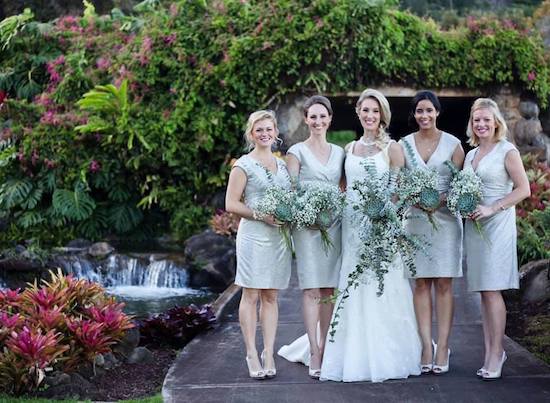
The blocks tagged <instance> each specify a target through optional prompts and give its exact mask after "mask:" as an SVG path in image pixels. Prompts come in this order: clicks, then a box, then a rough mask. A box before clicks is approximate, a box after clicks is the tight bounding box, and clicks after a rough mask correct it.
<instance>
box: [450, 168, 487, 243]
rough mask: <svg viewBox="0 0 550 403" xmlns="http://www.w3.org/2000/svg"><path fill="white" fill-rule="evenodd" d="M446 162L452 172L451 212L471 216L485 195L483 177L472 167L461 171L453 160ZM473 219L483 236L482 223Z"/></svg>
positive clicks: (461, 215)
mask: <svg viewBox="0 0 550 403" xmlns="http://www.w3.org/2000/svg"><path fill="white" fill-rule="evenodd" d="M445 164H446V165H447V167H449V169H450V170H451V174H452V179H451V184H450V187H449V194H448V195H447V207H448V208H449V211H450V212H451V214H454V215H456V216H458V217H469V216H470V214H472V213H473V212H474V210H475V209H476V207H477V206H478V204H479V203H480V202H481V199H482V197H483V192H482V190H481V186H482V183H481V179H480V178H479V176H477V175H476V173H475V172H474V170H473V169H472V168H471V167H468V168H465V169H463V170H462V171H459V170H458V169H457V168H456V167H455V165H454V164H453V163H452V162H451V161H445ZM472 221H473V223H474V225H475V227H476V230H477V232H478V233H479V234H480V235H481V236H482V237H483V229H482V228H481V223H480V222H479V221H477V220H472Z"/></svg>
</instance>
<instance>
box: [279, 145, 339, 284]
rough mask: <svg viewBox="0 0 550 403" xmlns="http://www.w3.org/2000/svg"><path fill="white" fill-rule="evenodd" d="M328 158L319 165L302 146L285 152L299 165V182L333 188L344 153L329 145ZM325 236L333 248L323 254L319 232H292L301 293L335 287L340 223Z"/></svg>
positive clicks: (309, 230) (312, 155) (336, 184)
mask: <svg viewBox="0 0 550 403" xmlns="http://www.w3.org/2000/svg"><path fill="white" fill-rule="evenodd" d="M330 150H331V151H330V156H329V159H328V161H327V163H326V164H325V165H324V164H322V163H321V162H320V161H319V160H318V159H317V157H315V155H314V154H313V153H312V152H311V150H310V149H309V148H308V146H307V145H306V144H304V143H297V144H294V145H293V146H292V147H290V148H289V149H288V151H287V153H288V154H292V155H293V156H294V157H296V159H297V160H298V161H299V162H300V172H299V175H298V181H299V182H300V183H307V182H313V181H319V182H329V183H331V184H333V185H335V186H338V184H339V183H340V178H341V177H342V168H343V164H344V157H345V153H344V149H343V148H341V147H338V146H336V145H334V144H330ZM328 233H329V236H330V239H331V241H332V247H330V248H329V249H328V250H325V248H324V247H323V243H322V240H321V233H320V231H318V230H312V229H307V228H306V229H301V230H295V231H293V232H292V238H293V240H294V250H295V253H296V266H297V270H298V281H299V284H300V288H301V289H307V288H334V287H336V286H337V285H338V272H339V271H340V254H341V243H342V228H341V223H340V222H335V223H334V224H333V225H332V226H331V227H330V228H329V229H328Z"/></svg>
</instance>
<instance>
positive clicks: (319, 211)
mask: <svg viewBox="0 0 550 403" xmlns="http://www.w3.org/2000/svg"><path fill="white" fill-rule="evenodd" d="M345 202H346V197H345V195H344V193H342V192H341V191H340V189H339V188H338V186H336V185H333V184H331V183H326V182H320V181H315V182H306V183H302V184H299V185H298V186H297V188H296V202H295V205H294V221H293V224H294V226H295V228H296V229H302V228H313V229H319V231H320V232H321V240H322V242H323V247H324V248H325V252H327V251H328V250H329V248H331V247H332V241H331V239H330V236H329V233H328V229H329V228H330V226H331V225H332V224H333V223H334V222H335V221H337V220H339V219H340V218H341V217H342V212H343V211H344V206H345Z"/></svg>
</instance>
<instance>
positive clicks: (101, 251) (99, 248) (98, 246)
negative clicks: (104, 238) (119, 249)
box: [88, 242, 115, 259]
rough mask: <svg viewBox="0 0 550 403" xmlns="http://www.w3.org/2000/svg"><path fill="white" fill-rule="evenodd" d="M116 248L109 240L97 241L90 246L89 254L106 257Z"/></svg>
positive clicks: (99, 257) (98, 257) (100, 257)
mask: <svg viewBox="0 0 550 403" xmlns="http://www.w3.org/2000/svg"><path fill="white" fill-rule="evenodd" d="M114 250H115V248H113V247H112V246H111V245H109V244H108V243H107V242H96V243H94V244H93V245H91V246H90V247H89V248H88V255H90V256H93V257H95V258H96V259H104V258H106V257H107V256H109V255H110V254H111V253H112V252H113V251H114Z"/></svg>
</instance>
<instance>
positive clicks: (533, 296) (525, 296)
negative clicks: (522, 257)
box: [519, 259, 550, 304]
mask: <svg viewBox="0 0 550 403" xmlns="http://www.w3.org/2000/svg"><path fill="white" fill-rule="evenodd" d="M519 272H520V275H519V278H520V288H521V291H522V302H523V303H526V304H538V303H543V302H546V301H550V259H542V260H536V261H533V262H529V263H527V264H525V265H523V266H521V268H520V270H519Z"/></svg>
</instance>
